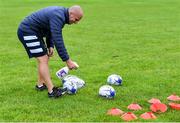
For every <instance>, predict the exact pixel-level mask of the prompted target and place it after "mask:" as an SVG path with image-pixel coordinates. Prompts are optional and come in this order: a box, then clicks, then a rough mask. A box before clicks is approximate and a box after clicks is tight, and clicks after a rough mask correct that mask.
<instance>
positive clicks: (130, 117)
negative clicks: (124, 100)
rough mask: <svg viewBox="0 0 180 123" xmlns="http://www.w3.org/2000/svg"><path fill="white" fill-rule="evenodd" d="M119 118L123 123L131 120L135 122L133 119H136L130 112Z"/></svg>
mask: <svg viewBox="0 0 180 123" xmlns="http://www.w3.org/2000/svg"><path fill="white" fill-rule="evenodd" d="M121 118H122V119H123V120H125V121H131V120H135V119H138V118H137V117H136V115H135V114H133V113H131V112H128V113H125V114H123V115H122V116H121Z"/></svg>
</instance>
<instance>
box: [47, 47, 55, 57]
mask: <svg viewBox="0 0 180 123" xmlns="http://www.w3.org/2000/svg"><path fill="white" fill-rule="evenodd" d="M53 53H54V48H52V47H50V48H48V56H49V57H52V56H53Z"/></svg>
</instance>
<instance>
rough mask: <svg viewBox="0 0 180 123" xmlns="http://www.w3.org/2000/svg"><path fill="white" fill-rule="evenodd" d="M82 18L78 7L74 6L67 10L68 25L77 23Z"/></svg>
mask: <svg viewBox="0 0 180 123" xmlns="http://www.w3.org/2000/svg"><path fill="white" fill-rule="evenodd" d="M82 17H83V10H82V8H81V7H80V6H79V5H74V6H71V7H70V8H69V23H70V24H73V23H77V22H79V21H80V20H81V18H82Z"/></svg>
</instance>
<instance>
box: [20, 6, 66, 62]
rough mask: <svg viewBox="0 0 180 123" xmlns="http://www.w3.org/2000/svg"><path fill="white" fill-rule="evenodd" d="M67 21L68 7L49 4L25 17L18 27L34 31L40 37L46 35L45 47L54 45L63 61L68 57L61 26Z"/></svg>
mask: <svg viewBox="0 0 180 123" xmlns="http://www.w3.org/2000/svg"><path fill="white" fill-rule="evenodd" d="M68 23H69V13H68V8H64V7H59V6H51V7H47V8H43V9H41V10H39V11H37V12H34V13H32V14H31V15H29V16H28V17H26V18H25V19H24V20H23V21H22V22H21V24H20V26H19V28H20V29H21V30H23V31H26V32H28V31H31V30H32V31H35V32H37V33H38V35H40V36H41V37H46V43H47V47H54V44H55V46H56V50H57V52H58V54H59V56H60V57H61V59H62V60H63V61H67V60H68V59H69V55H68V53H67V50H66V48H65V45H64V41H63V37H62V28H63V27H64V25H65V24H68Z"/></svg>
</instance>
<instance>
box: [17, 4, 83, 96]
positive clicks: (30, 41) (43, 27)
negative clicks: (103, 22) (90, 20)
mask: <svg viewBox="0 0 180 123" xmlns="http://www.w3.org/2000/svg"><path fill="white" fill-rule="evenodd" d="M82 17H83V11H82V9H81V7H80V6H78V5H74V6H72V7H70V8H64V7H59V6H51V7H47V8H44V9H41V10H39V11H37V12H34V13H32V14H31V15H29V16H28V17H26V18H25V19H24V20H23V21H22V22H21V24H20V25H19V28H18V33H17V34H18V38H19V40H20V41H21V43H22V44H23V46H24V48H25V49H26V52H27V54H28V56H29V58H32V57H34V58H36V59H37V62H38V83H37V85H36V89H37V90H45V89H46V88H47V89H48V96H49V97H60V96H61V95H62V94H63V90H62V89H60V88H57V87H54V85H53V83H52V80H51V77H50V73H49V67H48V61H49V57H51V56H52V55H53V49H54V45H55V47H56V50H57V52H58V55H59V56H60V58H61V59H62V61H64V62H66V64H67V66H68V68H69V69H70V70H72V69H77V67H78V66H77V64H75V63H74V62H73V61H72V60H71V59H70V57H69V55H68V53H67V51H66V48H65V45H64V41H63V37H62V28H63V27H64V25H65V24H76V23H77V22H79V21H80V20H81V18H82ZM43 37H45V38H46V43H45V42H44V40H43Z"/></svg>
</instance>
